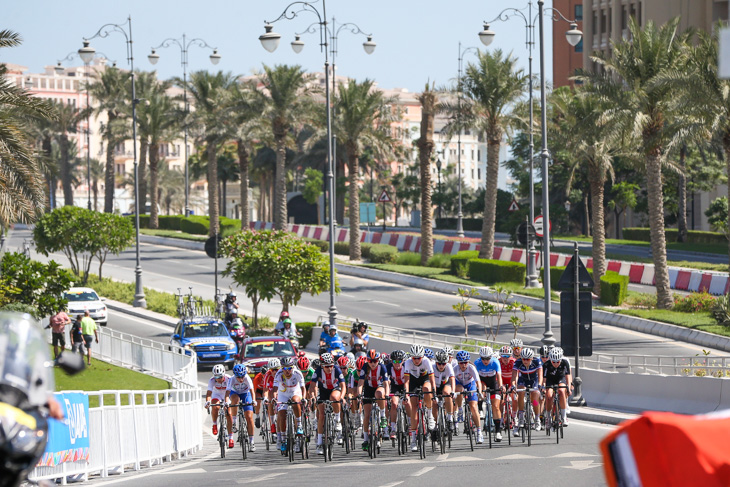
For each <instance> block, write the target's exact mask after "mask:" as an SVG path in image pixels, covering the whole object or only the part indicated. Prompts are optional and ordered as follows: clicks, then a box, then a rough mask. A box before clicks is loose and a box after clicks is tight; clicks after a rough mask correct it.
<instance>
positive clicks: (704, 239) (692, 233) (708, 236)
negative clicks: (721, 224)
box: [623, 228, 727, 245]
mask: <svg viewBox="0 0 730 487" xmlns="http://www.w3.org/2000/svg"><path fill="white" fill-rule="evenodd" d="M677 233H678V230H677V229H676V228H667V229H665V230H664V234H665V235H666V239H667V242H676V241H677ZM623 234H624V238H625V239H626V240H639V241H642V242H650V241H651V239H650V233H649V229H648V228H624V229H623ZM687 242H688V243H711V244H721V245H727V237H725V234H724V233H718V232H702V231H699V230H689V231H688V232H687Z"/></svg>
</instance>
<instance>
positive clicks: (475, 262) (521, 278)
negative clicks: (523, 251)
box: [469, 259, 527, 284]
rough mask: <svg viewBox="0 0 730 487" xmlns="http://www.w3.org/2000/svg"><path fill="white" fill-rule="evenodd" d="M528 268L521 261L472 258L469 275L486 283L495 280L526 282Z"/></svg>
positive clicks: (492, 282) (491, 282)
mask: <svg viewBox="0 0 730 487" xmlns="http://www.w3.org/2000/svg"><path fill="white" fill-rule="evenodd" d="M526 273H527V268H526V267H525V264H520V263H519V262H505V261H501V260H493V259H471V260H470V261H469V277H470V278H471V279H472V280H474V281H479V282H483V283H485V284H494V283H495V282H520V283H522V282H525V274H526Z"/></svg>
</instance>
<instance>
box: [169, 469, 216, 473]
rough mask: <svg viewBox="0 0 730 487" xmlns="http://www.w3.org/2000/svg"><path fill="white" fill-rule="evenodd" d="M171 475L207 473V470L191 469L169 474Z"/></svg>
mask: <svg viewBox="0 0 730 487" xmlns="http://www.w3.org/2000/svg"><path fill="white" fill-rule="evenodd" d="M168 473H170V474H180V473H183V474H190V473H207V470H206V469H204V468H189V469H187V470H175V471H174V472H168Z"/></svg>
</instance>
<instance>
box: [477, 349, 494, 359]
mask: <svg viewBox="0 0 730 487" xmlns="http://www.w3.org/2000/svg"><path fill="white" fill-rule="evenodd" d="M492 355H494V350H492V347H482V348H480V349H479V356H480V357H481V358H492Z"/></svg>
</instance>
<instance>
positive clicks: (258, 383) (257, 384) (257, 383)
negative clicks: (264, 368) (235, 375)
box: [253, 372, 264, 392]
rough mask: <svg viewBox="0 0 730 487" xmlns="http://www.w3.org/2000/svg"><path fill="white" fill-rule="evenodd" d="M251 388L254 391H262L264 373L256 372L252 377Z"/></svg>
mask: <svg viewBox="0 0 730 487" xmlns="http://www.w3.org/2000/svg"><path fill="white" fill-rule="evenodd" d="M253 388H254V390H255V391H257V392H258V391H263V390H264V374H262V373H261V372H259V373H258V374H256V375H255V376H254V378H253Z"/></svg>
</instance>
